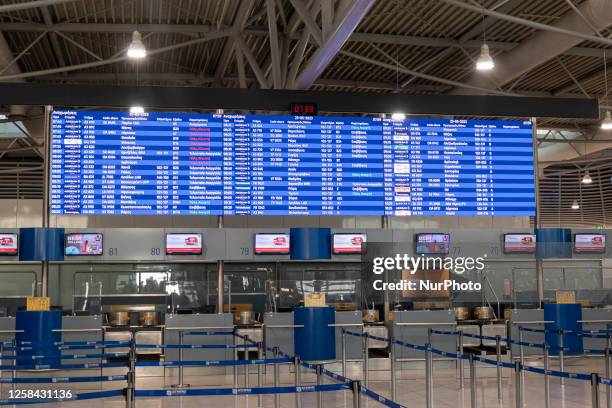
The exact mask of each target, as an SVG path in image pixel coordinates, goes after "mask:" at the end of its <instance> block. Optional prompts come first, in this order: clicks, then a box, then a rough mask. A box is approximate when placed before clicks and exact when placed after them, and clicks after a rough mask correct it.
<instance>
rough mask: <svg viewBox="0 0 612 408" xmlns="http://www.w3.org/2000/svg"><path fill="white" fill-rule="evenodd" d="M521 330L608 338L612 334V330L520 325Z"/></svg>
mask: <svg viewBox="0 0 612 408" xmlns="http://www.w3.org/2000/svg"><path fill="white" fill-rule="evenodd" d="M519 327H520V330H522V331H524V332H531V333H544V334H548V333H555V334H561V333H562V334H573V335H575V336H580V337H590V338H595V339H607V338H609V337H610V335H612V330H564V329H536V328H533V327H525V326H519Z"/></svg>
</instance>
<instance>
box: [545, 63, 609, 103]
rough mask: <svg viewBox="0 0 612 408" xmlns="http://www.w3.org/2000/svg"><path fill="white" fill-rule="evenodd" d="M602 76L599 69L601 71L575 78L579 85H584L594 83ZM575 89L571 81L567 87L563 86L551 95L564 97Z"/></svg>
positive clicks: (575, 86)
mask: <svg viewBox="0 0 612 408" xmlns="http://www.w3.org/2000/svg"><path fill="white" fill-rule="evenodd" d="M603 76H604V70H603V69H601V70H595V71H592V72H589V73H588V74H586V75H583V76H581V77H580V78H577V80H578V81H579V82H580V83H582V84H584V83H589V82H591V81H595V80H598V79H602V78H603ZM576 88H577V84H576V82H574V81H572V82H571V83H569V84H568V85H564V86H562V87H560V88H557V89H555V90H554V91H553V92H552V94H553V95H555V96H560V95H565V94H567V93H568V92H571V91H573V90H574V89H576Z"/></svg>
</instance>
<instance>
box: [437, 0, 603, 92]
mask: <svg viewBox="0 0 612 408" xmlns="http://www.w3.org/2000/svg"><path fill="white" fill-rule="evenodd" d="M443 1H445V2H450V3H451V4H455V3H460V2H456V1H455V0H443ZM460 4H461V5H463V6H465V3H460ZM470 7H472V6H470ZM579 8H580V10H581V12H582V13H583V14H584V15H586V16H589V18H591V20H592V22H593V25H594V26H595V27H598V28H600V29H602V28H606V27H608V26H610V25H612V7H610V4H609V1H608V0H587V1H586V2H584V3H582V4H581V5H580V7H579ZM470 10H472V8H470ZM477 10H478V12H480V11H481V10H480V9H479V8H477ZM595 16H596V17H595ZM547 27H551V26H547ZM554 27H556V28H559V29H562V31H568V30H569V31H572V32H580V33H592V29H591V27H590V26H589V25H587V24H585V22H584V21H583V20H582V18H581V17H580V16H579V15H577V14H576V13H575V12H573V11H571V10H570V11H568V12H567V13H566V14H564V15H563V16H562V17H561V18H560V19H559V20H558V21H557V22H556V23H555V25H554ZM587 37H592V38H593V39H598V40H601V39H600V38H599V37H593V36H587ZM582 41H583V39H581V38H579V37H576V36H569V35H567V34H561V33H558V32H550V31H537V32H535V33H534V34H532V35H531V36H530V37H529V38H527V39H525V40H524V41H522V42H521V44H519V45H518V46H517V47H515V48H514V49H512V50H511V51H508V52H505V53H502V54H500V55H497V56H496V64H495V69H494V70H493V71H491V72H489V73H482V72H474V73H473V74H472V75H471V77H469V78H468V79H467V80H466V81H465V82H467V83H468V84H469V85H476V86H480V87H485V88H486V87H491V79H494V80H495V82H497V83H499V84H501V85H505V84H508V83H510V82H511V81H513V80H514V79H516V78H518V77H520V76H521V75H522V74H524V73H525V72H529V71H531V70H532V69H534V68H535V67H537V66H539V65H541V64H543V63H545V62H547V61H549V60H551V59H553V58H555V57H556V56H558V55H560V54H562V53H564V52H566V51H567V50H569V49H570V48H572V47H575V46H577V45H578V44H580V43H581V42H582ZM609 41H610V43H612V40H609ZM454 93H465V92H464V91H461V90H457V91H456V92H454Z"/></svg>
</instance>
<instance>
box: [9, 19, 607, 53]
mask: <svg viewBox="0 0 612 408" xmlns="http://www.w3.org/2000/svg"><path fill="white" fill-rule="evenodd" d="M230 28H231V26H227V25H221V26H220V27H218V26H217V25H206V24H197V25H196V24H193V25H190V24H185V25H183V24H138V30H139V31H141V32H143V33H146V32H152V33H172V34H186V35H191V36H196V35H199V34H210V33H212V32H217V31H219V30H227V29H230ZM2 29H3V31H7V32H12V31H17V32H46V31H47V30H51V31H54V32H61V33H71V32H74V33H128V34H129V33H131V32H133V31H134V25H133V24H103V23H91V24H89V23H58V24H54V25H52V26H51V27H47V26H45V25H44V24H37V23H13V22H7V23H4V22H3V23H2ZM242 32H243V33H244V34H246V35H254V36H259V37H267V36H268V35H269V32H268V29H267V27H263V26H252V27H245V28H244V29H243V31H242ZM302 32H303V30H293V31H292V32H289V33H288V36H289V38H291V39H292V40H299V39H300V38H301V36H302ZM473 37H475V35H472V36H471V37H470V38H473ZM348 41H349V42H375V43H379V44H395V45H405V46H417V47H440V48H453V49H455V48H459V47H463V48H469V49H479V48H480V46H481V45H482V42H481V41H479V40H471V39H470V40H465V41H462V40H461V39H459V40H457V41H454V40H452V39H446V38H439V37H418V36H410V35H393V34H376V33H363V32H356V33H353V34H351V36H350V37H349V39H348ZM487 44H488V45H489V47H490V48H491V49H493V50H500V51H509V50H512V49H513V48H515V47H516V46H517V45H518V43H516V42H509V41H488V42H487ZM563 54H565V55H574V56H579V57H594V58H601V57H602V56H603V49H602V48H590V47H572V48H569V49H568V50H567V51H565V52H563Z"/></svg>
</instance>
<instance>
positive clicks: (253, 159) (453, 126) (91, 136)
mask: <svg viewBox="0 0 612 408" xmlns="http://www.w3.org/2000/svg"><path fill="white" fill-rule="evenodd" d="M51 213H53V214H81V215H364V216H365V215H374V216H380V215H533V214H534V213H535V194H534V176H533V145H532V137H531V124H530V123H529V122H512V121H484V120H447V119H406V120H403V121H395V120H392V119H380V118H367V117H365V118H362V117H359V118H357V117H327V116H325V117H323V116H321V117H319V116H314V117H294V116H281V115H210V114H185V113H166V112H163V113H162V112H151V113H145V114H138V115H134V114H130V113H127V112H96V111H55V112H54V113H53V115H52V162H51Z"/></svg>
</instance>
